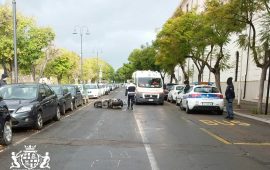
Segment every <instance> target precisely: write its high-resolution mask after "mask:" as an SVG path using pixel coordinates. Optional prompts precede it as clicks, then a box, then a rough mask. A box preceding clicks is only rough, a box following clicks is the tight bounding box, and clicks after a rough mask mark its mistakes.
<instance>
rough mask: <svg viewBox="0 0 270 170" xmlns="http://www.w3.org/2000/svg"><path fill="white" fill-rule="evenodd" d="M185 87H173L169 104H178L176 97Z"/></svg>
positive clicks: (169, 94) (168, 99)
mask: <svg viewBox="0 0 270 170" xmlns="http://www.w3.org/2000/svg"><path fill="white" fill-rule="evenodd" d="M184 87H185V85H173V86H172V88H171V90H170V92H169V93H168V97H167V101H169V102H172V103H174V102H176V96H177V95H178V92H179V91H182V90H183V89H184Z"/></svg>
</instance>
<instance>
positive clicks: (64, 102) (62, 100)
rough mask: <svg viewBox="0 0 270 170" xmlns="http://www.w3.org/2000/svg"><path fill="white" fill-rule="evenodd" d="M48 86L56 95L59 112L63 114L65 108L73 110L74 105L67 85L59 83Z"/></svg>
mask: <svg viewBox="0 0 270 170" xmlns="http://www.w3.org/2000/svg"><path fill="white" fill-rule="evenodd" d="M50 87H51V89H52V90H53V91H54V92H55V94H56V95H57V97H58V102H59V105H60V112H61V114H62V115H64V114H65V113H66V110H71V111H73V110H74V105H73V102H72V96H71V93H70V92H69V91H68V89H67V87H65V86H61V85H50Z"/></svg>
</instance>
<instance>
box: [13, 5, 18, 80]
mask: <svg viewBox="0 0 270 170" xmlns="http://www.w3.org/2000/svg"><path fill="white" fill-rule="evenodd" d="M12 8H13V44H14V78H15V83H18V63H17V22H16V1H15V0H13V1H12Z"/></svg>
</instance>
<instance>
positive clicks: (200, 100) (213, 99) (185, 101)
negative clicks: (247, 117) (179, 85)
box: [179, 85, 224, 114]
mask: <svg viewBox="0 0 270 170" xmlns="http://www.w3.org/2000/svg"><path fill="white" fill-rule="evenodd" d="M179 105H180V108H181V110H184V109H185V110H186V112H187V113H191V112H192V111H193V110H201V111H216V112H217V113H218V114H222V113H223V109H224V100H223V95H222V94H221V93H220V92H219V90H218V89H217V88H216V87H214V86H208V85H195V86H191V87H190V88H189V90H188V91H187V92H183V95H182V98H181V101H180V104H179Z"/></svg>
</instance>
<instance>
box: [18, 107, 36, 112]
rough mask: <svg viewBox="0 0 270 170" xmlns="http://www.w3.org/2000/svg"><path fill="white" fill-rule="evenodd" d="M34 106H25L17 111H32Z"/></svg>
mask: <svg viewBox="0 0 270 170" xmlns="http://www.w3.org/2000/svg"><path fill="white" fill-rule="evenodd" d="M32 108H33V106H23V107H21V108H19V109H18V110H17V111H16V113H22V112H30V111H31V110H32Z"/></svg>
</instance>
